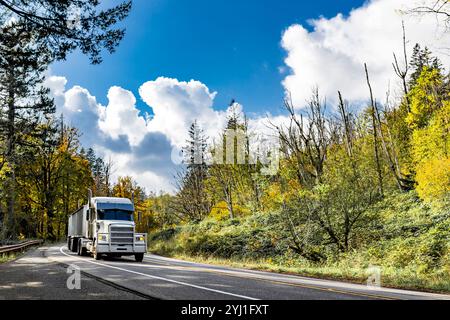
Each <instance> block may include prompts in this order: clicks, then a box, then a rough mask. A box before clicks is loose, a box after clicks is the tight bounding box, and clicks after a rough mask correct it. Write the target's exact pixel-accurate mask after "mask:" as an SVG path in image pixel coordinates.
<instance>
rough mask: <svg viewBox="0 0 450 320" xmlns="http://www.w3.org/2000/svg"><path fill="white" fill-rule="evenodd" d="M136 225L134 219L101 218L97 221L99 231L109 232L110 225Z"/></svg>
mask: <svg viewBox="0 0 450 320" xmlns="http://www.w3.org/2000/svg"><path fill="white" fill-rule="evenodd" d="M111 225H114V226H123V227H134V221H120V220H99V221H97V233H109V226H111Z"/></svg>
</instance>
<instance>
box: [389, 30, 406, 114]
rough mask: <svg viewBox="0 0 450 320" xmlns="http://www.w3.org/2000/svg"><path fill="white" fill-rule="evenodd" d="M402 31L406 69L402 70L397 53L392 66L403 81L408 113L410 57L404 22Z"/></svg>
mask: <svg viewBox="0 0 450 320" xmlns="http://www.w3.org/2000/svg"><path fill="white" fill-rule="evenodd" d="M402 30H403V59H404V60H403V63H404V67H403V68H401V67H400V64H399V62H398V60H397V56H396V55H395V52H394V53H393V55H394V62H393V63H392V66H393V68H394V72H395V74H396V75H397V76H398V77H399V78H400V79H401V81H402V84H403V93H404V94H405V99H406V105H407V107H408V111H409V110H410V102H409V97H408V84H407V83H408V80H407V77H408V71H409V64H408V55H407V54H406V32H405V23H404V21H402Z"/></svg>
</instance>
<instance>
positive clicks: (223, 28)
mask: <svg viewBox="0 0 450 320" xmlns="http://www.w3.org/2000/svg"><path fill="white" fill-rule="evenodd" d="M427 1H432V0H427ZM105 3H108V4H109V5H112V4H114V3H118V1H116V0H114V1H105ZM410 5H411V0H370V1H362V0H359V1H357V0H351V1H350V0H348V1H344V0H341V1H332V0H327V1H325V0H316V1H298V0H296V1H294V0H241V1H232V0H215V1H213V0H210V1H206V0H189V1H187V0H151V1H150V0H148V1H147V0H135V1H134V7H133V9H132V12H131V14H130V16H129V17H128V18H127V19H126V20H125V21H124V23H123V25H124V26H125V27H126V29H127V34H126V37H125V39H124V40H123V41H122V43H121V44H120V46H119V47H118V49H117V52H116V53H115V54H113V55H108V54H105V55H104V62H103V63H102V64H101V65H95V66H93V65H90V64H89V60H88V58H87V57H84V56H83V55H81V54H79V53H76V52H75V53H73V54H71V55H70V56H68V59H67V61H63V62H58V63H56V64H54V65H53V66H52V68H51V72H50V76H49V78H48V85H49V88H50V89H51V91H52V93H53V96H54V97H55V102H56V104H57V110H58V113H63V114H64V119H65V120H66V122H68V123H69V124H71V125H73V126H75V127H76V128H78V129H79V131H80V133H81V134H82V135H81V138H80V140H81V143H82V144H83V146H84V147H93V148H94V150H95V151H96V152H97V154H99V155H100V156H102V157H103V158H104V159H109V158H111V159H113V161H114V163H115V177H118V176H124V175H130V176H132V177H133V178H134V179H135V180H136V181H137V182H138V183H139V185H141V186H143V187H145V188H146V189H147V190H148V191H150V190H151V191H159V190H165V191H171V192H172V191H173V190H174V189H173V176H174V174H175V172H174V171H175V170H176V168H177V166H176V163H177V162H176V161H174V157H173V155H174V154H176V153H177V150H179V149H180V148H181V147H182V146H184V145H185V143H186V138H187V132H188V129H189V127H190V125H191V124H192V122H194V121H198V123H199V125H200V126H201V127H202V128H203V129H204V130H205V133H206V135H207V136H208V137H210V138H211V139H214V138H217V137H218V135H219V134H220V132H222V130H223V128H224V126H225V123H226V117H227V115H228V114H227V110H226V109H227V106H228V104H229V102H230V101H231V99H236V100H237V101H238V102H239V103H240V106H237V107H238V108H243V111H244V112H245V113H246V114H247V116H248V120H249V128H250V130H251V131H252V132H254V133H256V134H258V135H260V136H261V135H263V136H264V135H265V136H269V135H270V136H272V137H273V136H274V132H273V131H270V128H269V127H270V123H277V124H278V125H281V124H284V125H287V124H288V123H289V118H288V117H287V115H286V112H283V110H282V109H283V108H282V107H283V98H284V97H285V93H286V92H289V93H290V97H292V102H293V104H294V107H295V109H296V110H297V112H301V111H302V110H303V108H305V107H306V106H307V103H306V101H307V100H308V99H309V98H310V96H311V90H312V88H313V87H315V86H318V87H319V91H320V94H321V96H322V97H326V98H327V103H328V110H330V111H331V112H332V110H333V105H335V102H336V96H337V91H338V90H340V91H341V92H342V94H343V96H344V99H346V100H347V101H348V102H349V103H350V105H351V107H352V110H361V108H362V107H364V105H365V104H366V103H367V101H368V89H367V84H366V80H365V74H364V64H365V63H367V65H368V68H369V71H370V77H371V83H372V87H373V93H374V96H375V97H376V99H377V101H385V99H386V91H388V90H389V92H390V93H391V96H390V98H391V99H392V101H391V103H392V104H393V105H395V103H397V102H398V97H399V93H400V94H401V92H402V89H401V83H400V81H399V79H398V77H396V75H395V74H394V72H393V69H392V53H393V52H395V53H397V54H398V55H399V56H401V53H402V50H403V48H402V31H401V30H402V29H401V25H402V20H404V22H405V27H406V30H407V38H408V43H407V52H408V53H409V54H410V53H411V49H412V47H413V46H414V44H415V43H420V44H422V46H425V45H426V46H428V47H429V48H430V49H431V50H432V51H433V52H434V53H436V54H437V53H439V50H440V49H439V48H442V43H450V34H449V33H448V32H441V31H439V30H438V29H439V28H437V24H436V19H435V18H434V17H432V16H429V17H428V18H421V19H417V18H415V17H411V16H408V17H405V16H402V15H401V11H402V10H405V9H408V6H410ZM440 58H441V59H442V62H443V64H444V65H445V66H449V65H450V56H448V55H440ZM280 68H281V69H282V70H284V71H283V72H280ZM191 79H194V80H196V81H190V80H191ZM214 92H217V95H215V94H214ZM396 99H397V102H396ZM147 113H148V114H151V117H146V114H147ZM174 151H175V152H174ZM113 178H114V177H113Z"/></svg>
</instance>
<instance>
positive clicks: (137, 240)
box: [136, 236, 145, 242]
mask: <svg viewBox="0 0 450 320" xmlns="http://www.w3.org/2000/svg"><path fill="white" fill-rule="evenodd" d="M144 241H145V237H144V236H136V242H144Z"/></svg>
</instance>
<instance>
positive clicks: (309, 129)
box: [271, 88, 331, 185]
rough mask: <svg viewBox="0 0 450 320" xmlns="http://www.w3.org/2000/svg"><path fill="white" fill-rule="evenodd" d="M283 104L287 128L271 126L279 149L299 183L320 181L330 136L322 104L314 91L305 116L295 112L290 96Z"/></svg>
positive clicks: (324, 106) (316, 90)
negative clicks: (287, 121)
mask: <svg viewBox="0 0 450 320" xmlns="http://www.w3.org/2000/svg"><path fill="white" fill-rule="evenodd" d="M284 105H285V108H286V110H287V111H288V113H289V119H290V123H289V126H288V127H287V128H286V127H284V126H282V125H280V126H277V125H275V124H273V123H271V125H272V126H273V127H274V128H275V129H276V130H277V132H278V134H279V137H280V142H281V150H282V152H283V153H284V154H285V155H286V158H287V159H288V161H290V162H291V164H292V165H293V167H294V168H295V169H296V172H297V177H298V180H299V182H300V183H302V184H307V185H311V184H314V183H317V182H320V181H321V178H322V174H323V165H324V162H325V158H326V154H327V149H328V146H329V144H330V136H331V135H330V133H329V126H328V125H329V120H328V119H327V118H326V117H325V110H326V104H325V102H324V101H322V100H321V99H320V96H319V90H318V89H317V88H315V89H314V91H313V95H312V97H311V99H310V101H309V110H308V113H307V116H305V117H304V116H303V115H298V114H297V113H296V111H295V107H294V105H293V104H292V99H291V98H290V96H288V97H287V98H286V99H285V101H284Z"/></svg>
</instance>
